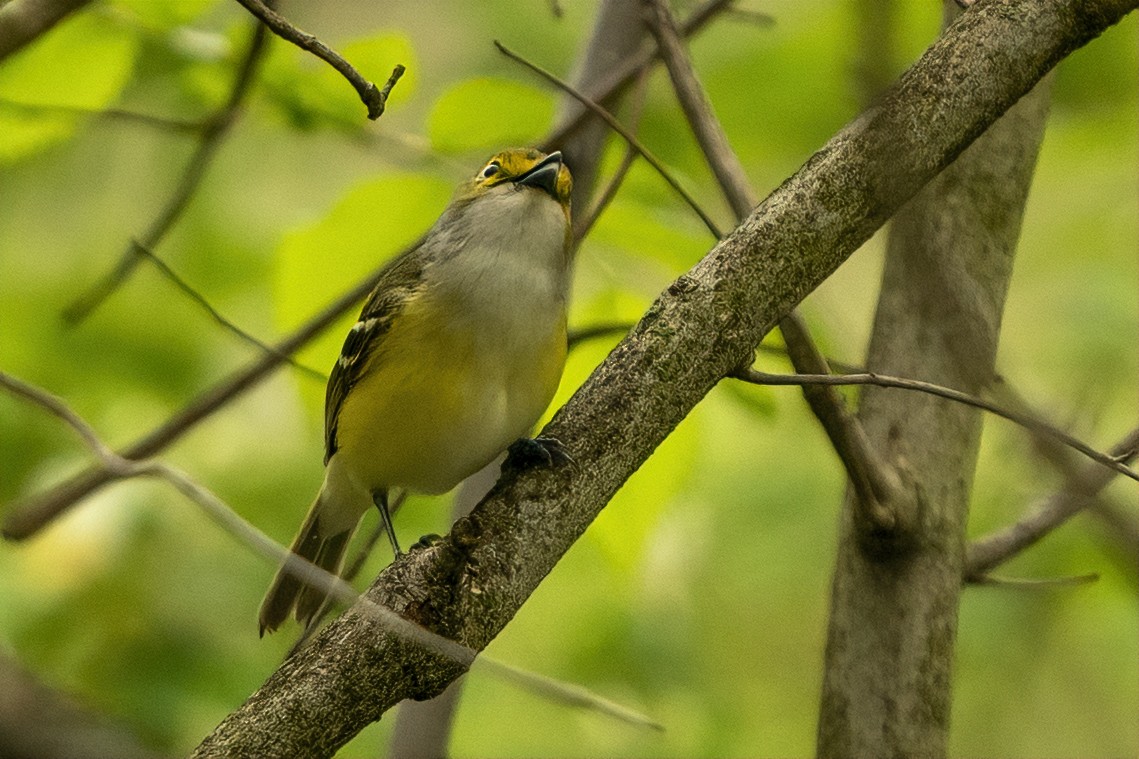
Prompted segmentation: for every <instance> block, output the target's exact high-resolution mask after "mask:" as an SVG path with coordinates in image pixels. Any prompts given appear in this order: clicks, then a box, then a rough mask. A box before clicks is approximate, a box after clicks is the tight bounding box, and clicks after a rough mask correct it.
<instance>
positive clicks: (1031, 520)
mask: <svg viewBox="0 0 1139 759" xmlns="http://www.w3.org/2000/svg"><path fill="white" fill-rule="evenodd" d="M1137 448H1139V428H1136V429H1134V430H1132V431H1131V432H1130V433H1128V434H1127V436H1125V437H1124V438H1123V439H1122V440H1120V441H1119V442H1118V443H1116V444H1115V445H1114V446H1112V447H1111V450H1109V451H1108V452H1107V457H1108V458H1110V459H1111V460H1113V461H1116V462H1117V463H1118V464H1120V465H1125V464H1127V463H1129V462H1131V461H1133V460H1134V459H1135V457H1136V450H1137ZM1114 475H1115V471H1114V470H1109V469H1106V468H1104V467H1102V466H1094V467H1092V466H1089V467H1087V468H1085V469H1083V470H1082V471H1080V472H1078V473H1076V474H1075V475H1074V476H1072V475H1066V477H1065V479H1067V484H1066V485H1065V487H1064V489H1063V490H1061V491H1059V492H1058V493H1054V494H1053V495H1051V496H1049V497H1047V498H1045V499H1044V500H1043V501H1041V502H1039V503H1038V504H1037V505H1036V506H1034V507H1033V508H1031V509H1029V510H1028V514H1027V515H1026V516H1025V517H1024V518H1023V519H1021V520H1020V521H1018V522H1016V523H1014V524H1011V525H1009V526H1008V527H1005V528H1003V529H1001V530H998V531H996V532H994V533H991V534H989V535H986V536H985V537H982V538H978V539H977V540H974V541H973V542H972V543H970V544H969V549H968V553H967V556H966V560H965V577H966V579H972V578H976V577H980V576H983V575H987V574H988V573H989V572H990V571H991V570H992V569H994V568H995V567H997V566H999V565H1000V564H1002V563H1004V562H1005V561H1008V560H1009V559H1010V558H1012V557H1013V556H1016V555H1017V554H1019V553H1021V552H1022V551H1024V550H1025V549H1027V548H1029V547H1030V546H1033V545H1035V544H1036V543H1037V542H1038V541H1039V540H1040V539H1041V538H1043V537H1044V536H1045V535H1047V534H1048V533H1050V532H1052V531H1053V530H1055V529H1056V528H1057V527H1059V526H1060V525H1062V524H1064V523H1065V522H1067V521H1068V520H1069V519H1071V518H1072V517H1073V516H1075V515H1076V514H1078V513H1079V512H1080V511H1081V510H1083V509H1084V508H1086V507H1087V506H1089V505H1090V504H1092V503H1094V502H1095V498H1096V496H1097V495H1098V494H1099V493H1100V491H1102V490H1103V489H1104V488H1106V487H1107V486H1108V484H1110V483H1111V481H1112V480H1113V479H1114Z"/></svg>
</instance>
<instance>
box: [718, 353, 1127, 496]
mask: <svg viewBox="0 0 1139 759" xmlns="http://www.w3.org/2000/svg"><path fill="white" fill-rule="evenodd" d="M732 376H734V377H736V378H737V379H741V380H744V381H745V382H750V383H752V384H755V385H874V386H876V387H892V388H897V389H899V390H915V391H917V392H919V393H927V394H929V395H936V396H938V397H939V398H945V399H946V400H950V401H956V402H957V403H963V404H965V405H966V406H972V407H973V408H979V409H981V410H983V411H988V412H989V413H990V414H995V415H997V416H999V417H1001V418H1002V419H1007V420H1009V421H1010V422H1012V423H1013V424H1017V425H1020V426H1021V427H1024V428H1025V429H1027V430H1030V431H1032V432H1036V433H1039V434H1042V435H1047V436H1048V437H1051V438H1054V439H1055V440H1058V441H1060V442H1061V443H1063V444H1064V445H1066V446H1068V447H1069V448H1071V449H1073V450H1075V451H1079V452H1080V453H1082V454H1083V455H1084V456H1087V457H1088V458H1089V459H1091V460H1092V461H1094V462H1096V463H1097V464H1099V465H1101V466H1105V467H1107V468H1108V469H1111V470H1113V471H1115V472H1117V473H1119V474H1122V475H1123V476H1124V477H1130V478H1131V479H1133V480H1135V481H1136V482H1139V472H1136V471H1135V470H1134V469H1132V468H1131V467H1129V466H1127V465H1126V464H1125V463H1123V462H1124V454H1131V453H1133V449H1125V450H1124V451H1123V452H1122V453H1120V452H1116V451H1114V450H1113V452H1112V453H1103V452H1102V451H1097V450H1096V449H1095V448H1092V447H1091V446H1090V445H1088V444H1087V443H1085V442H1084V441H1082V440H1080V439H1079V438H1077V437H1075V436H1073V435H1070V434H1069V433H1067V432H1065V431H1064V430H1062V429H1060V428H1059V427H1055V426H1053V425H1051V424H1049V423H1047V422H1045V421H1043V420H1041V419H1037V418H1036V417H1034V416H1030V415H1028V414H1022V413H1020V412H1018V411H1012V410H1010V409H1007V408H1004V407H1003V406H999V405H997V404H996V403H993V402H991V401H987V400H985V399H984V398H978V397H977V396H975V395H970V394H969V393H963V392H961V391H960V390H954V389H953V388H951V387H945V386H943V385H936V384H934V383H932V382H923V381H921V380H915V379H908V378H905V377H891V376H888V375H885V374H875V373H873V372H865V373H863V374H768V373H766V372H760V371H756V370H755V369H738V370H736V371H735V372H733V374H732Z"/></svg>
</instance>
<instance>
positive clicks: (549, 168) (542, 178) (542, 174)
mask: <svg viewBox="0 0 1139 759" xmlns="http://www.w3.org/2000/svg"><path fill="white" fill-rule="evenodd" d="M561 168H562V154H561V151H558V150H555V151H554V152H553V153H550V154H549V155H548V156H546V157H545V158H543V159H542V160H541V161H540V162H538V164H537V165H535V166H534V168H532V169H530V170H529V171H527V172H526V173H525V174H523V175H521V176H519V177H518V178H517V179H515V180H514V183H515V184H521V185H526V186H528V187H537V188H538V189H541V190H545V191H546V192H547V193H549V195H550V197H552V198H554V199H555V200H556V199H557V197H558V172H559V171H561Z"/></svg>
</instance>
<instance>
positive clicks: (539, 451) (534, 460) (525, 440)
mask: <svg viewBox="0 0 1139 759" xmlns="http://www.w3.org/2000/svg"><path fill="white" fill-rule="evenodd" d="M506 461H507V462H508V463H510V464H512V465H513V466H516V467H519V468H522V469H524V468H526V467H528V466H534V465H536V464H542V465H544V466H554V465H555V464H575V463H576V462H574V460H573V456H571V455H570V454H569V451H567V450H566V447H565V446H564V445H562V442H561V441H560V440H558V439H557V438H552V437H535V438H529V437H520V438H518V439H517V440H515V441H514V442H513V443H511V444H510V447H509V448H507V449H506Z"/></svg>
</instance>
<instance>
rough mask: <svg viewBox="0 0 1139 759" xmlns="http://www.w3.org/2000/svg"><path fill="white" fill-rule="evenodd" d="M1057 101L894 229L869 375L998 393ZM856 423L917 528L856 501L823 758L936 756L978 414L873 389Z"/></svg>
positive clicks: (1028, 107) (831, 649) (1003, 132)
mask: <svg viewBox="0 0 1139 759" xmlns="http://www.w3.org/2000/svg"><path fill="white" fill-rule="evenodd" d="M1048 89H1049V88H1048V86H1047V83H1046V82H1045V83H1041V84H1040V85H1039V86H1038V87H1037V88H1036V89H1035V90H1034V91H1033V92H1032V93H1031V94H1030V95H1028V96H1027V97H1025V98H1024V99H1023V100H1021V101H1020V102H1019V103H1018V104H1017V105H1016V106H1015V107H1014V108H1012V109H1011V110H1010V111H1009V112H1008V113H1007V114H1005V116H1004V117H1002V118H1001V119H1000V120H999V121H998V122H997V123H996V124H994V125H993V126H992V127H991V128H990V129H989V130H988V131H987V132H986V133H985V134H984V135H982V136H981V137H980V138H979V139H978V140H977V141H976V142H975V143H973V145H972V146H970V147H969V149H968V150H966V151H965V152H964V153H963V154H962V155H961V157H960V158H958V159H957V161H956V162H955V163H954V164H953V165H952V166H950V167H949V168H948V169H946V170H945V171H944V172H942V174H941V175H940V176H939V177H938V178H937V179H935V180H934V181H933V182H932V183H930V184H929V185H928V186H927V187H926V188H925V189H924V190H923V191H922V192H921V193H920V194H919V195H918V196H917V197H916V198H914V200H912V201H911V202H910V203H909V204H908V205H907V206H906V207H905V208H904V209H903V210H902V211H901V212H900V213H899V214H898V215H897V216H895V217H894V220H893V222H892V225H891V232H890V237H889V242H888V245H887V252H886V266H885V270H884V273H883V278H882V291H881V294H880V297H879V302H878V311H877V314H876V315H875V321H874V328H873V332H872V335H871V342H870V348H869V356H868V358H867V364H866V365H867V367H868V368H869V370H870V371H873V372H879V373H882V374H890V375H895V376H902V377H914V378H917V379H922V380H926V381H929V382H935V383H938V384H941V385H948V386H950V387H953V388H957V389H961V390H964V391H965V392H968V393H973V394H980V392H981V390H982V389H983V388H984V387H985V386H986V385H987V384H988V383H989V382H990V381H991V379H992V377H993V365H994V360H995V354H996V347H997V338H998V335H999V330H1000V322H1001V313H1002V311H1003V308H1004V301H1005V293H1006V292H1007V288H1008V282H1009V279H1010V277H1011V274H1012V263H1013V255H1014V252H1015V249H1016V243H1017V239H1018V237H1019V235H1020V227H1021V220H1022V216H1023V211H1024V204H1025V200H1026V198H1027V195H1028V187H1029V184H1030V183H1031V179H1032V173H1033V169H1034V167H1035V165H1036V157H1037V154H1038V151H1039V147H1040V141H1041V139H1042V138H1043V132H1044V121H1045V116H1046V113H1047V107H1048ZM859 418H860V419H861V420H862V423H863V425H864V428H865V430H866V434H867V436H868V437H869V438H870V440H871V442H872V444H873V445H874V446H875V447H876V448H877V450H878V451H879V452H880V453H881V454H883V455H884V456H886V457H887V459H888V460H889V461H890V462H891V463H893V464H894V466H895V467H896V468H897V469H898V470H899V471H900V472H901V473H902V474H903V476H904V478H905V479H906V481H907V486H908V487H909V488H910V490H911V492H912V493H913V494H914V499H913V501H914V504H915V507H916V510H915V512H914V514H913V515H912V519H911V523H910V525H909V529H908V530H906V531H904V532H899V533H895V534H888V535H883V534H881V533H880V531H877V530H875V529H874V526H872V525H866V524H864V523H862V520H861V519H860V515H859V511H858V509H857V508H856V507H855V504H854V503H853V500H854V498H855V497H856V495H855V494H854V493H853V490H850V491H849V492H848V494H847V499H846V504H845V508H844V513H843V521H842V528H841V539H840V548H839V556H838V562H837V566H836V568H835V575H834V587H833V598H832V604H831V618H830V629H829V632H828V643H827V654H826V665H825V679H824V683H823V696H822V708H821V713H820V719H819V746H818V753H819V756H822V757H844V758H855V757H884V756H907V757H941V756H945V752H946V745H947V740H948V723H949V709H950V684H951V682H952V676H951V675H952V664H953V649H954V641H955V638H956V629H957V607H958V600H959V595H960V592H961V587H962V585H961V576H962V566H963V560H964V546H965V522H966V517H967V514H968V503H969V495H970V491H971V486H972V481H973V469H974V466H975V464H976V458H977V449H978V443H979V440H980V433H981V412H980V411H979V410H977V409H973V408H970V407H968V406H964V405H962V404H956V403H952V402H950V401H946V400H943V399H938V398H934V397H931V396H928V395H925V394H922V393H898V392H893V391H891V390H889V389H886V388H876V387H867V388H866V390H865V392H864V393H863V396H862V404H861V408H860V410H859Z"/></svg>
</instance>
